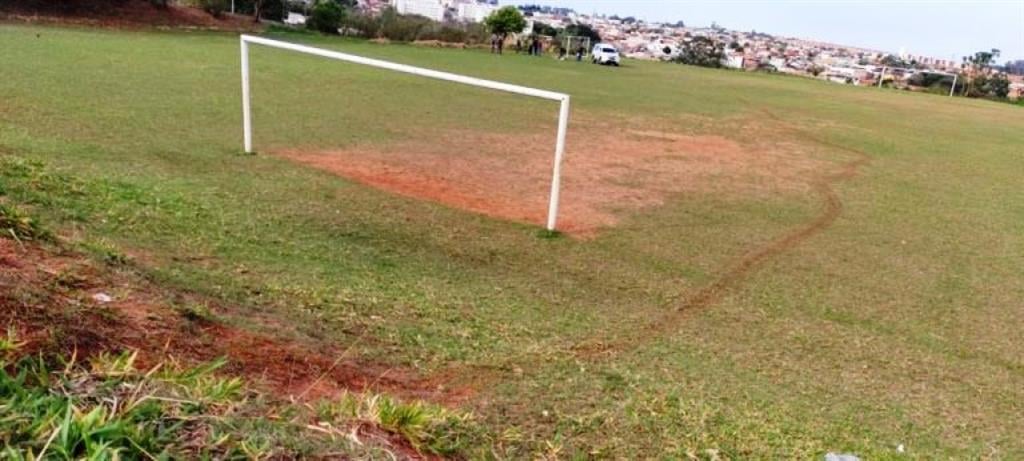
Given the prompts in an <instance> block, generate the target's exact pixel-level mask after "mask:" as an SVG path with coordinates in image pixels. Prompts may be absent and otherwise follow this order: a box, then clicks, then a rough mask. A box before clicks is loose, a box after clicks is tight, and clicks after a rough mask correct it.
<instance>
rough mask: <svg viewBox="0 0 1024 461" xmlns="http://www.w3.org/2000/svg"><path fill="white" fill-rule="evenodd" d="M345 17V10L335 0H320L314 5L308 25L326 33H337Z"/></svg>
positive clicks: (307, 21)
mask: <svg viewBox="0 0 1024 461" xmlns="http://www.w3.org/2000/svg"><path fill="white" fill-rule="evenodd" d="M344 19H345V10H344V9H342V7H341V6H340V5H338V4H337V3H336V2H334V1H333V0H320V1H318V2H317V3H316V5H313V11H312V13H311V14H310V16H309V19H308V20H306V26H307V27H309V28H310V29H313V30H316V31H319V32H322V33H325V34H337V33H338V28H339V27H341V23H342V21H343V20H344Z"/></svg>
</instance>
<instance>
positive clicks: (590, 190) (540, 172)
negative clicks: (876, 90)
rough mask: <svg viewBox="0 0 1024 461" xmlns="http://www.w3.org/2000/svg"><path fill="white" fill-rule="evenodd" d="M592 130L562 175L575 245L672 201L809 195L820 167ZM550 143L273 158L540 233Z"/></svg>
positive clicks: (798, 150) (772, 152)
mask: <svg viewBox="0 0 1024 461" xmlns="http://www.w3.org/2000/svg"><path fill="white" fill-rule="evenodd" d="M580 126H587V125H586V124H585V123H584V124H581V125H580ZM591 127H592V126H589V127H588V129H586V130H585V129H583V128H581V129H579V130H578V131H577V132H576V133H574V134H572V135H570V137H569V140H568V145H569V148H568V150H567V153H566V158H565V163H564V165H563V170H562V171H563V176H562V200H561V208H560V213H559V226H558V227H559V229H560V230H562V231H565V232H568V233H571V234H575V235H579V236H588V235H593V234H595V233H596V232H598V231H599V230H600V229H602V228H605V227H609V226H614V225H616V224H617V223H618V222H620V220H621V219H622V218H624V217H625V216H628V215H629V214H631V213H634V212H636V211H640V210H643V209H646V208H650V207H655V206H659V205H661V204H663V203H665V201H666V200H669V199H670V198H672V197H674V196H678V195H680V194H686V193H698V192H699V193H702V194H703V193H708V192H713V193H727V194H735V193H739V194H745V193H753V194H757V193H765V192H768V191H779V190H788V191H809V190H810V189H811V185H810V179H809V178H811V177H812V176H813V174H812V172H814V171H817V170H819V169H821V168H822V166H823V163H824V162H822V161H818V160H814V159H812V158H810V157H809V156H807V155H806V153H805V152H804V151H803V150H802V149H803V147H802V146H799V145H795V144H780V143H775V144H769V143H765V142H760V141H758V140H757V139H753V140H749V141H744V142H743V143H740V142H737V141H735V140H732V139H729V138H725V137H722V136H693V135H686V134H682V133H675V132H668V131H657V130H649V129H645V130H634V129H628V128H618V129H616V128H614V127H605V128H597V129H595V130H594V131H593V132H591V131H590V130H589V128H591ZM593 133H600V135H599V136H591V134H593ZM414 138H419V137H416V136H414ZM553 144H554V143H553V136H552V137H546V136H536V135H529V136H513V135H507V134H493V133H479V132H468V131H451V132H447V133H444V134H443V135H441V136H438V135H437V134H432V135H424V136H423V137H422V138H421V139H419V140H417V141H406V142H397V143H392V144H386V145H372V146H370V145H365V146H356V147H352V148H347V149H339V150H314V149H284V150H280V151H278V152H277V154H278V155H281V156H283V157H286V158H289V159H291V160H294V161H296V162H299V163H303V164H306V165H310V166H313V167H316V168H320V169H323V170H326V171H330V172H332V173H336V174H338V175H341V176H344V177H346V178H350V179H353V180H355V181H358V182H360V183H363V184H366V185H369V186H372V187H377V188H380V189H383V190H387V191H390V192H393V193H397V194H400V195H403V196H408V197H414V198H419V199H424V200H429V201H434V202H438V203H442V204H445V205H449V206H452V207H456V208H460V209H465V210H469V211H473V212H476V213H482V214H485V215H488V216H492V217H496V218H501V219H508V220H512V221H518V222H524V223H530V224H543V223H544V222H545V219H546V216H547V205H548V196H549V193H550V184H551V168H552V157H553Z"/></svg>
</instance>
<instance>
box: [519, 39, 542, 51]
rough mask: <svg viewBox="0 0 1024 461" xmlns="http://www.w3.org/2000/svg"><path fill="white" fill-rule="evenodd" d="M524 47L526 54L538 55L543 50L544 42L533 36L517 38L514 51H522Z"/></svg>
mask: <svg viewBox="0 0 1024 461" xmlns="http://www.w3.org/2000/svg"><path fill="white" fill-rule="evenodd" d="M524 45H525V49H526V54H528V55H530V56H540V55H541V54H542V53H543V52H544V44H543V43H542V42H541V41H540V39H539V38H537V37H533V38H532V39H526V40H523V39H519V40H516V53H520V54H521V53H522V52H523V49H524Z"/></svg>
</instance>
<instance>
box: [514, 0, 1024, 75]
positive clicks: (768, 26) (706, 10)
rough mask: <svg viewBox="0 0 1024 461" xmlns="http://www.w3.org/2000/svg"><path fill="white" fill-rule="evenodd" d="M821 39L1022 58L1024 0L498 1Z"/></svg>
mask: <svg viewBox="0 0 1024 461" xmlns="http://www.w3.org/2000/svg"><path fill="white" fill-rule="evenodd" d="M502 3H503V4H541V5H551V6H565V7H569V8H573V9H575V10H576V11H577V12H579V13H587V14H592V13H598V14H607V15H612V14H617V15H619V16H623V17H625V16H635V17H637V18H641V19H645V20H648V21H667V22H675V21H679V20H682V21H683V22H685V23H686V25H687V26H708V25H711V23H712V22H716V23H718V24H719V25H721V26H723V27H726V28H729V29H734V30H744V31H749V30H757V31H758V32H767V33H770V34H773V35H782V36H789V37H797V38H805V39H813V40H821V41H826V42H833V43H836V44H840V45H847V46H858V47H864V48H871V49H877V50H881V51H890V52H899V51H900V50H901V49H905V50H906V52H907V53H909V54H912V55H923V56H931V57H934V58H939V59H950V58H954V59H956V60H957V61H959V60H960V59H961V57H962V56H966V55H970V54H974V52H975V51H980V50H989V49H991V48H997V49H999V50H1001V51H1002V54H1001V56H1000V57H999V58H998V59H997V61H998V62H999V63H1000V64H1002V63H1004V62H1006V61H1007V60H1015V59H1024V0H1002V1H997V0H981V1H963V0H959V1H938V0H932V1H921V0H918V1H911V0H902V1H900V0H897V1H883V0H860V1H848V0H814V1H808V0H802V1H796V0H774V1H769V0H723V1H713V0H514V1H513V0H502Z"/></svg>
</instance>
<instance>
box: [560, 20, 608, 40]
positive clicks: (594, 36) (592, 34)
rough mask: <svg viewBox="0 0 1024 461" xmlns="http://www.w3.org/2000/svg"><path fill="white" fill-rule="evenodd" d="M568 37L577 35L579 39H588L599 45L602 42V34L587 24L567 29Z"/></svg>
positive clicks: (571, 26)
mask: <svg viewBox="0 0 1024 461" xmlns="http://www.w3.org/2000/svg"><path fill="white" fill-rule="evenodd" d="M565 33H566V35H576V36H579V37H587V38H589V39H590V41H591V43H598V42H600V41H601V34H599V33H598V32H597V31H596V30H594V28H593V27H590V26H588V25H586V24H572V25H570V26H567V27H566V28H565Z"/></svg>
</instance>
